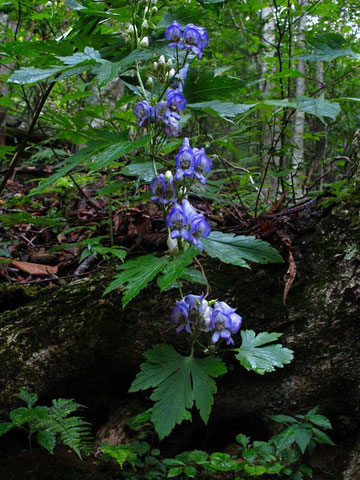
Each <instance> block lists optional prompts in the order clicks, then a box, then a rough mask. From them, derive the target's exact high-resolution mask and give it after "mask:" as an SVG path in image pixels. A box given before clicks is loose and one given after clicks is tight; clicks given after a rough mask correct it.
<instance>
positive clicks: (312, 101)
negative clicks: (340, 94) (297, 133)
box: [264, 94, 340, 123]
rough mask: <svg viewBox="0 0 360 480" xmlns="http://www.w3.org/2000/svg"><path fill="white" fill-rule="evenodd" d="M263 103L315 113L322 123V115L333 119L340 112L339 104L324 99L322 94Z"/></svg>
mask: <svg viewBox="0 0 360 480" xmlns="http://www.w3.org/2000/svg"><path fill="white" fill-rule="evenodd" d="M264 104H265V105H271V106H275V107H280V108H296V109H297V110H300V111H302V112H305V113H308V114H310V115H315V116H316V117H318V118H319V119H320V120H321V121H322V122H323V123H324V118H323V117H329V118H332V119H333V120H334V119H335V117H336V116H337V115H338V113H339V112H340V105H339V103H337V102H329V101H328V100H325V98H324V94H322V95H320V96H319V97H317V98H312V97H298V98H297V99H295V100H288V99H284V100H265V101H264Z"/></svg>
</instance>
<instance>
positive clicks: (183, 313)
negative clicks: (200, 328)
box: [170, 299, 192, 333]
mask: <svg viewBox="0 0 360 480" xmlns="http://www.w3.org/2000/svg"><path fill="white" fill-rule="evenodd" d="M189 310H190V307H189V305H188V304H187V303H186V302H185V299H182V300H180V301H178V302H177V303H176V305H175V307H174V308H173V310H172V312H171V314H170V318H171V320H172V321H173V322H174V323H176V324H178V327H177V329H176V332H177V333H180V332H181V331H182V330H184V328H185V331H186V332H188V333H192V331H191V326H190V322H189Z"/></svg>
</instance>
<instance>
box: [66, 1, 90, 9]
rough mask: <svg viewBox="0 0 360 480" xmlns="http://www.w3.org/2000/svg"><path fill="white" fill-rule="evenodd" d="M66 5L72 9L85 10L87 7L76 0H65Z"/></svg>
mask: <svg viewBox="0 0 360 480" xmlns="http://www.w3.org/2000/svg"><path fill="white" fill-rule="evenodd" d="M65 5H66V6H67V7H68V8H70V9H71V10H83V9H85V8H86V7H84V6H83V5H80V3H78V2H76V1H75V0H65Z"/></svg>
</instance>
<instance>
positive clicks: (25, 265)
mask: <svg viewBox="0 0 360 480" xmlns="http://www.w3.org/2000/svg"><path fill="white" fill-rule="evenodd" d="M11 265H13V266H14V267H16V268H18V269H19V270H21V271H22V272H24V273H27V274H28V275H37V276H39V277H41V276H47V275H50V276H51V275H56V274H57V272H58V267H57V266H54V267H52V266H50V265H42V264H41V263H29V262H19V261H17V260H13V261H12V262H11Z"/></svg>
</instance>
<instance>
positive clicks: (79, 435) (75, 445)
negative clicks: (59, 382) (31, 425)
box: [46, 398, 92, 458]
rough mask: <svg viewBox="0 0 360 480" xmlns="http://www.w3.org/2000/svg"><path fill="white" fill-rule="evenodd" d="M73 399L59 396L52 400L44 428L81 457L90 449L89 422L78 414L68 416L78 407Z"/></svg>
mask: <svg viewBox="0 0 360 480" xmlns="http://www.w3.org/2000/svg"><path fill="white" fill-rule="evenodd" d="M81 406H82V405H80V404H79V403H76V402H74V401H73V400H68V399H64V398H59V399H57V400H53V405H52V407H50V408H49V417H48V419H47V420H46V428H47V429H49V430H50V431H52V432H54V433H55V434H56V435H57V436H58V441H59V442H61V443H63V444H64V445H67V446H68V447H70V448H72V449H73V450H74V452H75V453H76V454H77V455H78V456H79V457H80V458H81V454H85V455H87V454H89V453H90V452H91V450H92V436H91V431H90V424H89V423H88V422H86V421H85V420H84V419H83V418H81V417H78V416H75V415H73V416H69V415H71V414H72V413H74V412H75V411H76V410H77V409H78V408H79V407H81Z"/></svg>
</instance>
